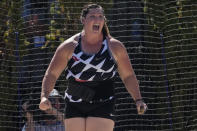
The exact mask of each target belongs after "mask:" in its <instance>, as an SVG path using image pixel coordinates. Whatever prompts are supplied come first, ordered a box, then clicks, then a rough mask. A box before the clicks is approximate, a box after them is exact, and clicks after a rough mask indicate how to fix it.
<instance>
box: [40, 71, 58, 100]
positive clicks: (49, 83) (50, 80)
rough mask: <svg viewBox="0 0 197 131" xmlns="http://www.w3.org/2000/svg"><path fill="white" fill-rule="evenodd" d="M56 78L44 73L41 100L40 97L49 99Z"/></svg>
mask: <svg viewBox="0 0 197 131" xmlns="http://www.w3.org/2000/svg"><path fill="white" fill-rule="evenodd" d="M56 80H57V78H56V77H55V76H54V75H52V74H49V73H46V74H45V76H44V78H43V81H42V92H41V98H42V97H46V98H48V97H49V94H50V92H51V91H52V90H53V88H54V86H55V83H56Z"/></svg>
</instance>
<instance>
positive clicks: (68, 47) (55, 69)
mask: <svg viewBox="0 0 197 131" xmlns="http://www.w3.org/2000/svg"><path fill="white" fill-rule="evenodd" d="M73 50H74V44H73V43H72V42H68V43H66V42H65V43H62V44H61V45H60V46H59V47H58V48H57V50H56V52H55V54H54V56H53V58H52V60H51V62H50V64H49V66H48V69H47V71H46V74H45V75H48V74H50V75H53V76H54V77H55V78H56V79H57V78H58V77H59V76H60V74H61V73H62V71H63V70H64V69H65V68H66V66H67V63H68V60H69V59H70V56H71V54H72V51H73Z"/></svg>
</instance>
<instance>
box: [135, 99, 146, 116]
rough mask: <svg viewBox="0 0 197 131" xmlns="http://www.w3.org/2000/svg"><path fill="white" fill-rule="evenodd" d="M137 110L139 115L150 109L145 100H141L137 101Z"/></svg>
mask: <svg viewBox="0 0 197 131" xmlns="http://www.w3.org/2000/svg"><path fill="white" fill-rule="evenodd" d="M136 106H137V112H138V114H139V115H142V114H144V113H145V112H146V110H147V109H148V107H147V105H146V104H145V103H144V102H143V100H139V101H137V102H136Z"/></svg>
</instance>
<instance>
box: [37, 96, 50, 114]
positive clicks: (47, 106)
mask: <svg viewBox="0 0 197 131" xmlns="http://www.w3.org/2000/svg"><path fill="white" fill-rule="evenodd" d="M39 108H40V109H41V110H44V111H45V110H48V109H51V108H52V105H51V102H50V101H49V100H48V98H46V97H42V98H41V101H40V105H39Z"/></svg>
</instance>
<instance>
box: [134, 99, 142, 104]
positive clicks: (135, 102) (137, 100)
mask: <svg viewBox="0 0 197 131" xmlns="http://www.w3.org/2000/svg"><path fill="white" fill-rule="evenodd" d="M138 101H142V102H144V100H143V99H136V100H135V104H136V103H137V102H138Z"/></svg>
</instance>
